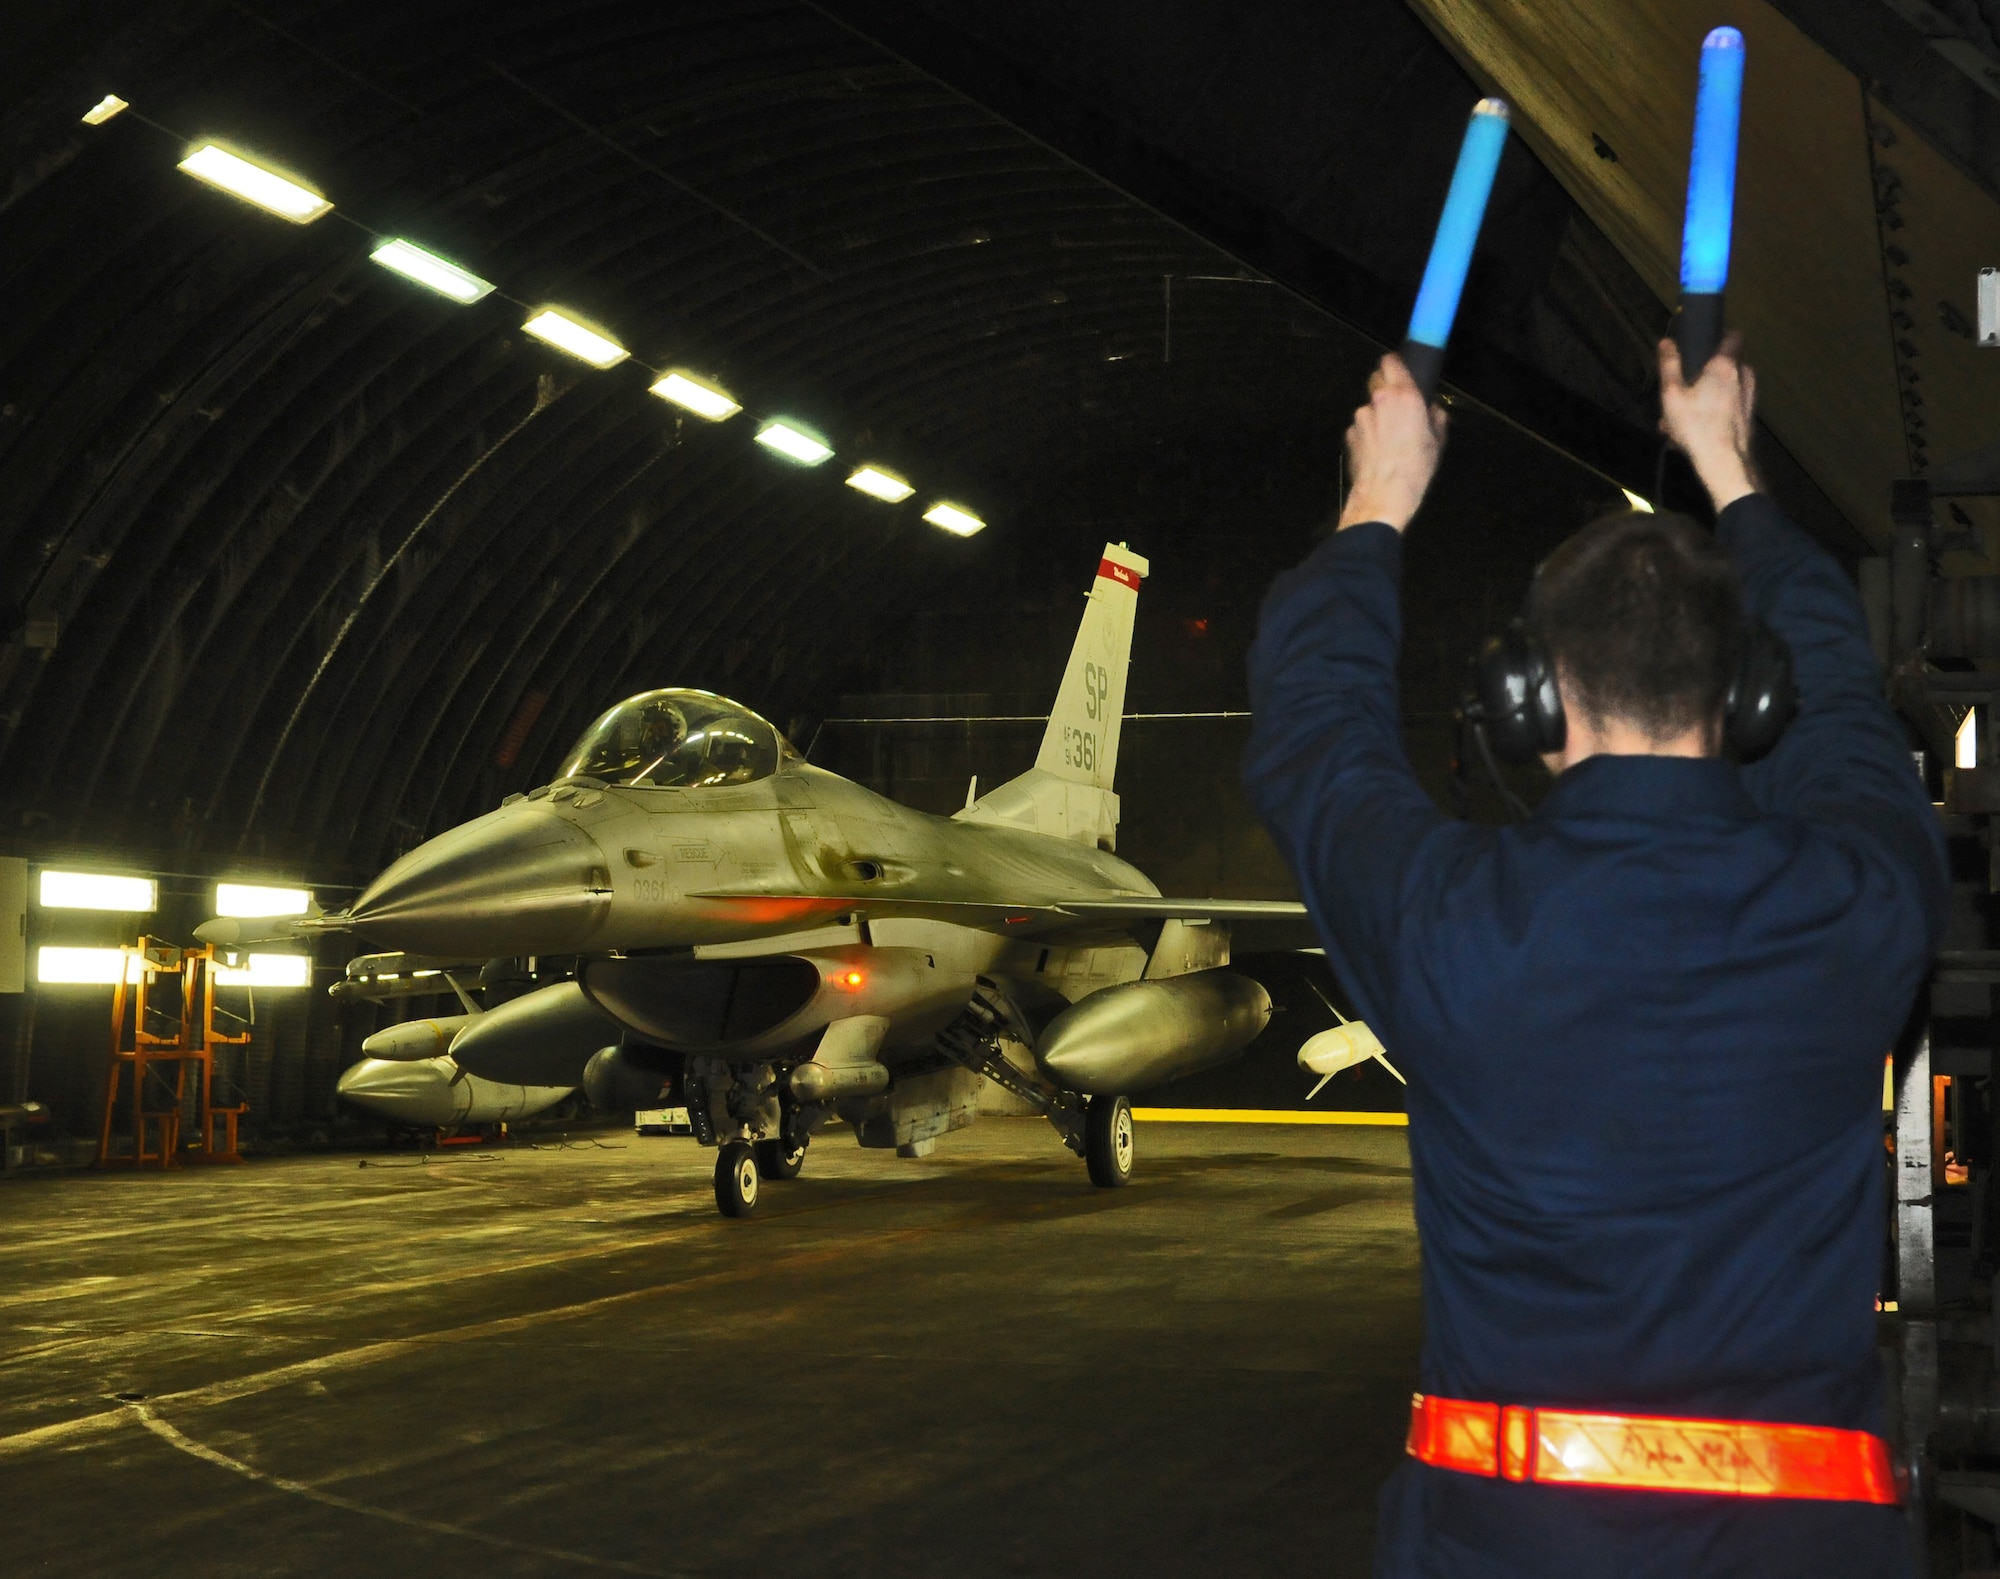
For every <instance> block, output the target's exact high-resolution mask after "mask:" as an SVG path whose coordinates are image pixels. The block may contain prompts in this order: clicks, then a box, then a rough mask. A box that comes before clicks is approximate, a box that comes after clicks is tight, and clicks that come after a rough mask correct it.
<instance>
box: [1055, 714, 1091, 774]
mask: <svg viewBox="0 0 2000 1579" xmlns="http://www.w3.org/2000/svg"><path fill="white" fill-rule="evenodd" d="M1062 740H1063V766H1064V767H1066V768H1082V769H1083V770H1084V772H1086V773H1093V772H1095V771H1096V770H1097V732H1096V731H1095V730H1093V729H1075V728H1072V727H1070V726H1069V725H1067V724H1065V725H1064V726H1063V732H1062Z"/></svg>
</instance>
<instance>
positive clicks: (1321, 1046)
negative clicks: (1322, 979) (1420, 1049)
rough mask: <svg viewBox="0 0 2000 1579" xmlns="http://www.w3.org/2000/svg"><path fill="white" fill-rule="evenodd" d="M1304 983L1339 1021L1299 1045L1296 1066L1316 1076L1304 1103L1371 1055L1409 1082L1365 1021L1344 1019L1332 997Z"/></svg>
mask: <svg viewBox="0 0 2000 1579" xmlns="http://www.w3.org/2000/svg"><path fill="white" fill-rule="evenodd" d="M1306 985H1307V986H1309V987H1312V990H1313V996H1314V997H1316V998H1318V999H1319V1001H1320V1002H1321V1003H1323V1004H1325V1005H1326V1007H1327V1011H1328V1012H1329V1013H1330V1014H1332V1016H1333V1017H1334V1019H1336V1020H1337V1021H1339V1022H1340V1023H1339V1024H1337V1025H1330V1026H1328V1027H1327V1028H1326V1029H1325V1030H1324V1031H1321V1032H1319V1033H1318V1034H1316V1035H1313V1036H1309V1037H1307V1038H1306V1040H1305V1044H1304V1045H1303V1046H1301V1047H1300V1048H1299V1068H1301V1069H1303V1070H1304V1071H1305V1072H1306V1073H1307V1074H1309V1075H1318V1076H1319V1077H1320V1078H1319V1084H1318V1085H1316V1086H1314V1087H1313V1088H1312V1090H1310V1091H1308V1092H1307V1093H1306V1100H1307V1101H1308V1102H1310V1101H1311V1100H1312V1099H1313V1098H1314V1097H1316V1096H1318V1095H1319V1094H1320V1092H1321V1091H1322V1090H1324V1089H1325V1087H1326V1083H1327V1081H1329V1080H1331V1079H1332V1078H1333V1077H1334V1076H1335V1075H1337V1074H1339V1073H1340V1072H1341V1071H1342V1070H1343V1069H1352V1068H1354V1067H1355V1065H1357V1064H1365V1063H1367V1062H1368V1060H1369V1059H1371V1058H1372V1059H1374V1060H1375V1061H1376V1062H1377V1063H1378V1064H1380V1065H1381V1066H1382V1067H1383V1068H1384V1069H1386V1070H1388V1071H1389V1073H1390V1074H1392V1075H1394V1076H1395V1077H1396V1078H1397V1079H1398V1080H1402V1081H1403V1084H1404V1085H1408V1084H1409V1081H1407V1080H1403V1072H1402V1071H1401V1070H1400V1069H1398V1068H1397V1067H1396V1066H1395V1065H1394V1064H1392V1063H1390V1062H1389V1051H1388V1049H1387V1048H1385V1047H1384V1046H1383V1045H1382V1038H1381V1037H1379V1036H1377V1035H1376V1034H1375V1033H1374V1032H1373V1031H1372V1030H1370V1029H1369V1028H1368V1024H1367V1022H1366V1021H1364V1020H1350V1019H1348V1017H1347V1016H1346V1015H1344V1014H1342V1013H1341V1012H1340V1011H1339V1010H1338V1009H1336V1008H1334V1006H1333V1000H1332V999H1330V998H1328V997H1327V995H1326V994H1325V993H1323V992H1321V991H1320V990H1319V988H1318V987H1317V986H1316V985H1314V984H1313V983H1311V982H1308V983H1306Z"/></svg>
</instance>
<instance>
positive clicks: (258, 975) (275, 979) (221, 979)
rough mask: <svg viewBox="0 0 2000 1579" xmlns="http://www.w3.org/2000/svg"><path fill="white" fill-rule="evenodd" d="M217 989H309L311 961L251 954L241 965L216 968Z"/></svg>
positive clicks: (310, 983) (306, 958)
mask: <svg viewBox="0 0 2000 1579" xmlns="http://www.w3.org/2000/svg"><path fill="white" fill-rule="evenodd" d="M214 969H215V984H216V986H218V987H310V986H311V985H312V960H311V959H310V958H309V957H308V956H306V955H304V954H252V955H251V956H250V957H249V958H248V959H247V960H245V961H244V962H243V963H242V964H241V965H217V966H215V967H214Z"/></svg>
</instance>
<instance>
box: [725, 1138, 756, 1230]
mask: <svg viewBox="0 0 2000 1579" xmlns="http://www.w3.org/2000/svg"><path fill="white" fill-rule="evenodd" d="M715 1209H716V1210H717V1211H719V1212H721V1213H722V1215H723V1216H724V1217H748V1216H749V1215H750V1214H751V1213H752V1212H754V1211H756V1210H757V1156H756V1153H755V1152H753V1151H751V1149H750V1148H749V1146H748V1145H746V1144H745V1143H744V1142H743V1141H740V1140H732V1141H728V1142H726V1143H725V1144H723V1145H722V1146H719V1147H717V1148H716V1153H715Z"/></svg>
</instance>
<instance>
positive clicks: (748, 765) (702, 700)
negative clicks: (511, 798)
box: [557, 691, 787, 789]
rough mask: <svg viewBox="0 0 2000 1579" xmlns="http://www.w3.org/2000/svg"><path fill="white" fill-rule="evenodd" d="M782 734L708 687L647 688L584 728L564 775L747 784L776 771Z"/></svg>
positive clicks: (688, 784)
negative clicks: (702, 688)
mask: <svg viewBox="0 0 2000 1579" xmlns="http://www.w3.org/2000/svg"><path fill="white" fill-rule="evenodd" d="M786 750H787V747H786V746H785V743H784V738H783V737H782V736H781V735H780V734H779V733H778V732H777V730H775V729H773V728H772V727H771V726H770V725H769V724H768V723H766V722H765V721H764V720H763V719H761V718H759V717H758V716H757V715H756V714H755V713H753V712H751V711H750V709H749V708H747V707H742V706H739V705H738V704H737V703H735V702H732V701H730V700H729V699H728V698H727V697H725V696H716V695H714V694H713V693H712V692H708V691H646V692H644V693H642V694H641V695H638V696H634V697H631V698H629V699H628V700H626V701H623V702H620V703H619V704H618V705H617V706H616V707H614V708H612V709H611V711H610V712H608V713H606V714H605V715H604V716H603V717H602V718H600V719H598V721H597V722H596V723H594V724H592V725H591V726H590V728H589V729H587V730H585V731H584V735H583V738H582V739H581V740H579V741H578V742H577V743H576V747H575V749H574V750H573V751H571V752H570V754H569V757H568V759H567V760H566V761H565V762H564V763H563V766H562V771H561V772H560V773H559V774H558V775H557V777H559V778H566V779H568V778H594V779H602V780H604V781H605V783H607V784H634V785H639V786H642V787H643V786H647V785H651V786H654V787H656V788H659V789H701V788H706V787H708V786H711V785H716V784H748V783H750V782H751V781H752V780H754V779H761V778H768V777H769V776H770V775H771V774H773V773H775V772H777V771H778V763H779V760H780V758H781V757H782V756H783V755H784V753H785V751H786Z"/></svg>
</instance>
